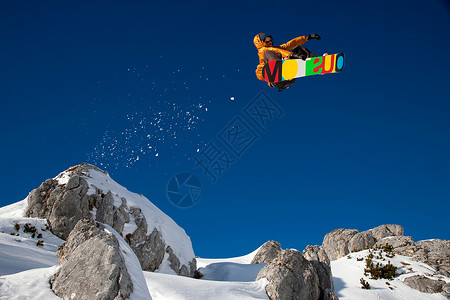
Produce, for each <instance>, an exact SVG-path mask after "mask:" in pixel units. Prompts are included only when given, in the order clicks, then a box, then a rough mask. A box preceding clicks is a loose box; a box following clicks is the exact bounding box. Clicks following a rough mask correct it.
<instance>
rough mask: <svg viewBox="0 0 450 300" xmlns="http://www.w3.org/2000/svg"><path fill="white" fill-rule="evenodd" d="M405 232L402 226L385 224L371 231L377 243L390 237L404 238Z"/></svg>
mask: <svg viewBox="0 0 450 300" xmlns="http://www.w3.org/2000/svg"><path fill="white" fill-rule="evenodd" d="M404 231H405V230H404V229H403V227H402V226H400V225H393V224H385V225H381V226H378V227H376V228H373V229H370V230H369V232H370V233H371V234H372V236H373V237H374V238H375V240H377V241H379V240H381V239H383V238H385V237H388V236H402V235H403V233H404Z"/></svg>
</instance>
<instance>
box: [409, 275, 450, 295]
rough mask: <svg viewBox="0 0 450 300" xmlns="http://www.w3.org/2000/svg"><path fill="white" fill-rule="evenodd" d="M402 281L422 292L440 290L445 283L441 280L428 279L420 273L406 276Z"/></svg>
mask: <svg viewBox="0 0 450 300" xmlns="http://www.w3.org/2000/svg"><path fill="white" fill-rule="evenodd" d="M404 283H405V284H406V285H407V286H409V287H411V288H413V289H416V290H418V291H421V292H422V293H429V294H434V293H439V292H441V291H442V290H443V287H444V286H445V284H446V283H445V281H443V280H439V279H437V280H436V279H430V278H427V277H425V276H422V275H415V276H411V277H407V278H405V280H404Z"/></svg>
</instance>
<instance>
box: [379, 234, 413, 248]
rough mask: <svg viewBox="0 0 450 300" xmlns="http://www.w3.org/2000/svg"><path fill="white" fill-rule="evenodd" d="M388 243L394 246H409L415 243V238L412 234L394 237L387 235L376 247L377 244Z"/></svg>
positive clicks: (383, 244)
mask: <svg viewBox="0 0 450 300" xmlns="http://www.w3.org/2000/svg"><path fill="white" fill-rule="evenodd" d="M386 244H388V245H391V246H392V248H394V249H396V248H401V247H407V246H411V245H413V244H414V240H413V239H412V237H410V236H392V237H385V238H383V239H381V240H379V241H378V242H377V243H376V244H375V247H377V246H385V245H386Z"/></svg>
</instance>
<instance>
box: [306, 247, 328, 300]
mask: <svg viewBox="0 0 450 300" xmlns="http://www.w3.org/2000/svg"><path fill="white" fill-rule="evenodd" d="M303 256H304V257H305V258H306V259H307V260H308V261H309V262H310V263H311V264H312V266H313V267H314V269H315V270H316V273H317V276H318V277H319V289H320V291H321V299H322V298H324V297H325V294H328V290H329V291H331V292H333V291H334V286H333V275H332V273H331V264H330V260H329V259H328V255H327V253H326V252H325V250H323V248H322V247H321V246H307V247H306V248H305V250H303Z"/></svg>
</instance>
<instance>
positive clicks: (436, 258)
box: [394, 239, 450, 277]
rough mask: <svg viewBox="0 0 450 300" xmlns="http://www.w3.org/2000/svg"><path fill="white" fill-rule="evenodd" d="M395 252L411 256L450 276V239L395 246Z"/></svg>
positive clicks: (438, 272) (439, 272)
mask: <svg viewBox="0 0 450 300" xmlns="http://www.w3.org/2000/svg"><path fill="white" fill-rule="evenodd" d="M394 253H396V254H399V255H405V256H410V257H412V258H413V259H414V260H417V261H421V262H424V263H426V264H428V265H430V266H431V267H433V268H434V269H435V270H436V272H437V274H441V275H444V276H447V277H450V241H447V240H439V239H434V240H427V241H419V242H416V243H413V244H411V245H407V246H403V247H398V248H394Z"/></svg>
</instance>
